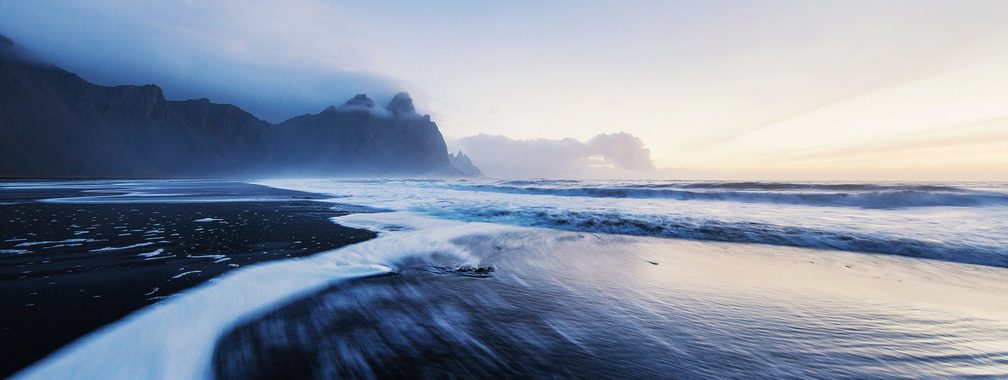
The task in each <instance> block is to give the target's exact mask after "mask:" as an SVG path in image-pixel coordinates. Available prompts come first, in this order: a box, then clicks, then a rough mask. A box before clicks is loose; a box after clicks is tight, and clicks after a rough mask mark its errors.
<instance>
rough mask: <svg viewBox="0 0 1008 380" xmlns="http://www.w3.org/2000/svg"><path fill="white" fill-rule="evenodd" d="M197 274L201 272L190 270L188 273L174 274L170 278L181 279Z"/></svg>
mask: <svg viewBox="0 0 1008 380" xmlns="http://www.w3.org/2000/svg"><path fill="white" fill-rule="evenodd" d="M197 273H203V271H201V270H191V271H188V272H182V273H179V274H176V275H174V276H172V278H182V277H185V276H188V275H190V274H197Z"/></svg>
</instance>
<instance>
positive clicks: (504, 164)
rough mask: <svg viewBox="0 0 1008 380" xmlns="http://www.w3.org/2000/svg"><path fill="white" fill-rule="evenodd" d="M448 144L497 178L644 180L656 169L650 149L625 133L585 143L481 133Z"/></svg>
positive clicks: (601, 137) (600, 137) (487, 173)
mask: <svg viewBox="0 0 1008 380" xmlns="http://www.w3.org/2000/svg"><path fill="white" fill-rule="evenodd" d="M450 144H451V145H452V147H453V148H455V149H461V150H462V151H464V152H466V154H468V155H469V157H470V158H471V159H472V161H473V163H474V164H475V165H476V166H478V167H479V168H480V169H481V170H482V171H483V173H484V174H486V175H487V176H489V177H495V178H535V177H544V178H642V177H651V176H653V173H654V171H655V167H654V163H653V162H652V161H651V151H650V150H648V149H647V148H646V147H645V146H644V142H643V141H641V139H640V138H637V137H636V136H634V135H631V134H629V133H625V132H620V133H611V134H605V133H604V134H600V135H598V136H595V137H593V138H591V139H589V140H588V141H580V140H577V139H573V138H565V139H560V140H548V139H535V140H516V139H511V138H508V137H504V136H494V135H487V134H480V135H476V136H469V137H465V138H462V139H458V140H454V141H451V142H450Z"/></svg>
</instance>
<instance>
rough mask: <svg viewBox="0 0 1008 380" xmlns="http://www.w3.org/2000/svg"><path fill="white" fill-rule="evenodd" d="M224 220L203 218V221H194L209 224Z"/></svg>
mask: <svg viewBox="0 0 1008 380" xmlns="http://www.w3.org/2000/svg"><path fill="white" fill-rule="evenodd" d="M223 220H224V219H217V218H203V219H196V220H194V222H196V223H208V222H220V221H223Z"/></svg>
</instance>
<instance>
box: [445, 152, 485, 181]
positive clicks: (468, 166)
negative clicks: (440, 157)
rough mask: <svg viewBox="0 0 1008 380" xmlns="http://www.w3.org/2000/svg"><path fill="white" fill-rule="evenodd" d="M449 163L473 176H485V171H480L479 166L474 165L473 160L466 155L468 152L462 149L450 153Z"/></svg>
mask: <svg viewBox="0 0 1008 380" xmlns="http://www.w3.org/2000/svg"><path fill="white" fill-rule="evenodd" d="M448 163H450V164H451V165H452V166H454V167H455V169H458V170H459V171H460V172H462V174H464V175H467V176H473V177H482V176H483V172H482V171H480V170H479V168H477V167H476V165H473V163H472V160H470V159H469V156H466V154H465V153H462V151H461V150H460V151H458V153H455V154H451V153H448Z"/></svg>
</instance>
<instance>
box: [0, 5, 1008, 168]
mask: <svg viewBox="0 0 1008 380" xmlns="http://www.w3.org/2000/svg"><path fill="white" fill-rule="evenodd" d="M2 3H3V9H4V12H0V34H4V35H6V36H8V37H10V38H11V39H13V40H14V41H15V43H18V44H20V45H22V46H24V47H25V48H26V49H29V50H31V51H33V52H35V53H36V54H37V55H39V56H41V57H43V58H45V59H47V60H49V61H51V62H54V63H56V64H57V65H60V66H62V67H64V68H67V69H68V70H71V71H74V72H76V73H78V74H80V75H81V76H82V77H84V78H85V79H88V80H91V81H94V82H96V83H100V84H140V83H156V84H159V85H161V86H162V87H164V89H165V92H166V94H167V95H168V96H169V97H170V98H176V99H179V98H195V97H208V98H210V99H211V100H213V101H216V102H225V103H234V104H236V105H238V106H241V107H243V108H245V109H247V110H249V111H250V112H253V113H254V114H256V115H258V116H260V117H262V118H265V119H267V120H270V121H279V120H283V119H285V118H287V117H291V116H294V115H298V114H303V113H308V112H318V111H320V110H321V109H322V108H324V106H325V105H328V104H334V103H337V104H338V103H341V102H342V101H344V100H346V99H348V98H350V97H351V96H352V95H353V94H356V93H368V94H370V95H372V97H374V98H375V99H376V100H378V101H380V102H384V101H386V100H387V99H388V98H389V97H390V96H391V94H392V93H394V92H395V91H398V90H406V91H409V92H410V93H411V94H412V95H413V97H414V98H415V100H416V102H417V105H418V108H420V110H421V111H423V112H427V113H430V114H431V116H432V118H433V119H434V120H435V121H437V122H438V125H439V126H440V128H441V131H442V133H443V134H444V135H445V137H446V138H447V139H448V142H449V147H450V148H451V149H453V150H454V149H462V150H464V151H466V153H467V154H469V155H470V156H471V157H472V158H473V160H474V161H475V163H476V164H477V165H480V166H481V167H483V169H484V172H487V174H489V175H491V176H495V175H496V176H507V177H535V176H570V177H640V178H683V179H688V178H710V179H714V178H716V179H798V180H1008V1H978V0H947V1H931V0H914V1H910V0H907V1H895V0H892V1H886V0H882V1H878V0H875V1H847V0H845V1H769V0H768V1H502V2H463V1H442V2H436V3H435V2H413V1H402V2H393V1H367V2H342V1H310V0H297V1H276V2H245V1H218V2H198V1H191V2H190V1H163V2H156V3H155V2H126V1H96V0H85V1H73V2H70V1H32V2H20V1H7V0H4V1H2ZM619 132H623V133H624V134H619V135H614V134H615V133H619ZM603 134H604V136H601V137H598V138H596V136H599V135H603ZM648 157H650V162H648V160H647V159H648Z"/></svg>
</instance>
